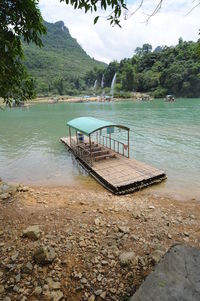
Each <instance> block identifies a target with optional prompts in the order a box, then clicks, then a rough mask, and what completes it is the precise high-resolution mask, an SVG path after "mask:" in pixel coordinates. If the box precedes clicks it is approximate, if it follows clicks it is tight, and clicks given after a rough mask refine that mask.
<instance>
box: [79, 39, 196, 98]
mask: <svg viewBox="0 0 200 301" xmlns="http://www.w3.org/2000/svg"><path fill="white" fill-rule="evenodd" d="M199 45H200V40H198V41H197V42H191V41H190V42H185V41H183V39H182V38H180V39H179V42H178V45H177V46H174V47H167V46H162V47H160V46H158V47H156V48H155V49H156V51H152V46H151V45H149V44H144V45H143V46H142V47H138V48H137V49H136V51H135V53H136V54H135V55H134V56H133V57H132V58H130V59H123V60H121V62H119V63H117V62H112V63H110V64H109V65H108V67H107V68H106V69H105V70H103V71H102V73H104V74H105V75H106V80H105V87H110V85H111V81H112V78H113V76H114V74H115V73H116V72H117V85H116V90H118V92H119V91H127V92H128V91H130V92H131V91H138V92H145V93H146V92H148V93H151V94H152V95H154V96H155V97H163V96H164V95H166V94H175V95H176V96H183V97H200V56H199V54H198V49H199ZM93 77H94V78H96V75H95V74H93ZM85 80H86V81H87V76H86V79H85Z"/></svg>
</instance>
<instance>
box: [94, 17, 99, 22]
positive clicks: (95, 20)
mask: <svg viewBox="0 0 200 301" xmlns="http://www.w3.org/2000/svg"><path fill="white" fill-rule="evenodd" d="M98 19H99V16H97V17H96V18H95V19H94V24H96V23H97V21H98Z"/></svg>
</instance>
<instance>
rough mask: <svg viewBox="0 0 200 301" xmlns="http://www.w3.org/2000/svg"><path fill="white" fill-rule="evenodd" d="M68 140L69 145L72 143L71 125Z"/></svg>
mask: <svg viewBox="0 0 200 301" xmlns="http://www.w3.org/2000/svg"><path fill="white" fill-rule="evenodd" d="M69 141H70V146H71V145H72V135H71V127H70V126H69Z"/></svg>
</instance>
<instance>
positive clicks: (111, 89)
mask: <svg viewBox="0 0 200 301" xmlns="http://www.w3.org/2000/svg"><path fill="white" fill-rule="evenodd" d="M116 77H117V73H115V75H114V76H113V79H112V83H111V87H110V94H111V95H112V97H113V96H114V88H115V82H116Z"/></svg>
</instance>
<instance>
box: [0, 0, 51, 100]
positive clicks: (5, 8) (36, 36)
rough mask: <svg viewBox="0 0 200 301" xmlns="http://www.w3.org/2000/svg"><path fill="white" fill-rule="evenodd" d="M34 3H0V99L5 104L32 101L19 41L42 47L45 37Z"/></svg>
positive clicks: (30, 81) (30, 0) (14, 0)
mask: <svg viewBox="0 0 200 301" xmlns="http://www.w3.org/2000/svg"><path fill="white" fill-rule="evenodd" d="M37 4H38V1H36V0H26V1H20V0H4V1H1V2H0V58H1V59H0V74H1V77H0V97H2V98H3V99H4V101H5V102H6V103H7V104H9V105H10V104H11V103H12V101H13V100H15V102H16V103H17V102H19V101H23V100H26V99H27V98H33V97H34V81H33V79H32V78H31V77H30V76H29V74H28V72H27V70H26V69H25V67H24V65H23V63H22V60H23V50H22V43H21V38H22V37H23V39H24V41H26V42H27V43H30V42H31V41H32V42H34V43H35V44H36V45H38V46H42V41H41V38H40V35H41V34H42V33H45V32H46V30H45V27H44V26H43V24H42V17H41V14H40V11H39V9H38V8H37Z"/></svg>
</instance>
